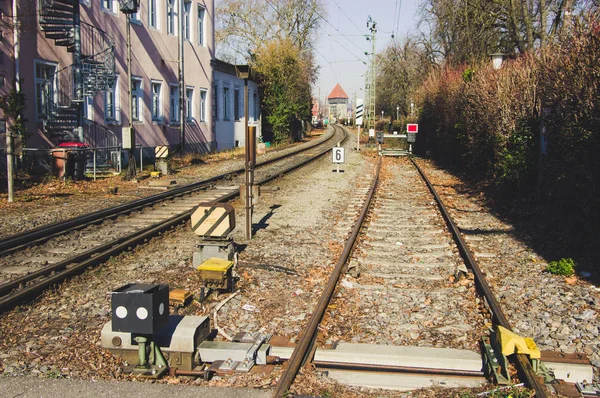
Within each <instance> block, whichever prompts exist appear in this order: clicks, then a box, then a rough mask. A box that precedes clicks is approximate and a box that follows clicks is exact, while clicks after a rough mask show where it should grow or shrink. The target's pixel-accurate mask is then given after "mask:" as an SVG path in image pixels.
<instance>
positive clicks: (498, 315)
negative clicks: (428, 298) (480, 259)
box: [409, 156, 548, 398]
mask: <svg viewBox="0 0 600 398" xmlns="http://www.w3.org/2000/svg"><path fill="white" fill-rule="evenodd" d="M409 159H410V161H411V162H412V164H413V165H414V166H415V168H416V169H417V171H418V172H419V174H420V175H421V177H422V178H423V180H424V181H425V183H426V184H427V187H428V188H429V191H430V192H431V194H432V195H433V197H434V198H435V201H436V203H437V205H438V207H439V209H440V211H441V213H442V216H443V217H444V220H446V223H447V225H448V228H449V229H450V231H451V232H452V236H453V237H454V240H455V241H456V242H457V245H458V250H459V252H460V254H461V256H462V258H463V260H464V261H465V264H466V265H467V266H468V267H469V268H470V269H471V271H473V275H474V276H475V284H476V286H477V288H478V290H479V291H480V293H481V294H482V296H483V297H484V299H485V302H486V303H487V306H488V308H489V310H490V312H491V313H492V321H493V322H494V323H495V324H497V325H500V326H502V327H505V328H506V329H508V330H510V331H512V326H511V324H510V322H509V321H508V318H507V317H506V315H505V314H504V311H502V307H501V306H500V303H499V302H498V300H497V299H496V296H495V295H494V293H493V292H492V289H491V288H490V285H489V284H488V283H487V281H486V279H485V276H484V275H483V272H482V271H481V269H480V268H479V265H478V264H477V261H476V260H475V257H474V256H473V253H472V252H471V250H470V249H469V247H468V246H467V243H466V242H465V240H464V238H463V237H462V234H461V233H460V230H459V228H458V226H457V225H456V223H455V222H454V220H453V219H452V217H451V216H450V213H449V212H448V210H447V209H446V206H445V205H444V203H443V202H442V199H441V197H440V196H439V195H438V193H437V191H436V190H435V188H434V187H433V185H432V184H431V182H430V181H429V179H428V178H427V176H426V175H425V173H424V172H423V170H421V168H420V167H419V165H418V164H417V162H415V161H414V159H413V158H412V156H410V157H409ZM516 366H517V370H518V371H519V374H520V375H521V376H522V377H523V378H524V379H525V380H524V381H525V382H526V384H527V385H528V386H529V387H530V388H532V389H533V390H534V391H535V396H536V397H537V398H546V397H547V396H548V394H547V392H546V389H545V388H544V386H543V384H542V383H541V382H540V380H539V379H538V377H537V375H536V374H535V372H534V370H533V368H532V367H531V363H529V358H528V357H527V356H526V355H523V354H517V355H516Z"/></svg>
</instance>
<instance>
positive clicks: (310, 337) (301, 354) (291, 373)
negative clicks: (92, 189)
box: [273, 157, 381, 398]
mask: <svg viewBox="0 0 600 398" xmlns="http://www.w3.org/2000/svg"><path fill="white" fill-rule="evenodd" d="M380 169H381V157H380V158H379V163H378V164H377V171H376V173H375V178H374V179H373V183H372V185H371V188H370V190H369V194H368V196H367V200H366V202H365V204H364V206H363V208H362V211H361V213H360V216H359V218H358V221H357V222H356V224H355V225H354V229H353V230H352V233H351V234H350V238H349V239H348V240H347V242H346V245H345V246H344V250H343V251H342V254H341V255H340V258H339V260H338V262H337V264H336V265H335V268H334V270H333V272H332V274H331V276H330V277H329V281H328V282H327V286H325V291H324V292H323V295H322V296H321V299H320V300H319V302H318V304H317V308H316V309H315V311H314V312H313V314H312V316H311V317H310V320H309V322H308V325H307V326H306V328H305V329H304V332H302V337H301V338H300V342H299V343H298V345H297V346H296V348H295V349H294V352H293V353H292V356H291V357H290V359H289V361H288V363H287V368H286V370H285V372H284V373H283V375H282V376H281V378H280V379H279V382H278V383H277V387H276V388H275V393H274V394H273V396H274V397H276V398H280V397H283V396H284V395H285V394H286V392H287V391H288V390H289V388H290V386H291V385H292V383H293V382H294V379H295V378H296V375H297V374H298V370H300V367H301V366H302V364H303V363H304V361H305V360H307V359H308V356H309V354H310V352H311V348H312V346H313V344H314V341H315V337H316V335H317V328H318V326H319V323H321V319H322V318H323V315H324V314H325V310H326V309H327V306H328V305H329V301H330V300H331V297H332V295H333V292H334V290H335V287H336V285H337V283H338V280H339V279H340V275H341V273H342V269H343V268H344V266H345V265H346V262H347V261H348V257H349V256H350V253H351V252H352V249H353V248H354V245H355V243H356V238H357V237H358V233H359V232H360V229H361V227H362V224H363V222H364V220H365V218H366V217H367V213H368V212H369V207H370V206H371V201H372V200H373V196H374V195H375V188H376V187H377V182H378V181H379V171H380Z"/></svg>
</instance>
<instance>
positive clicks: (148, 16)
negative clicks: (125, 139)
mask: <svg viewBox="0 0 600 398" xmlns="http://www.w3.org/2000/svg"><path fill="white" fill-rule="evenodd" d="M13 1H15V2H16V5H17V13H18V14H17V16H18V19H19V22H20V30H19V32H18V35H17V36H16V37H17V40H13V35H12V32H6V28H3V29H4V30H5V31H3V36H4V37H5V38H7V40H4V41H2V43H1V44H0V48H1V49H2V51H3V58H4V65H2V62H0V73H3V74H4V76H0V83H1V80H2V77H3V78H4V82H5V84H4V87H0V90H2V91H0V94H5V93H6V92H7V91H8V90H9V87H8V86H10V85H12V83H11V82H12V80H13V77H14V76H19V77H20V79H21V82H22V84H21V88H22V91H23V92H24V93H25V95H26V98H27V104H26V105H27V109H26V113H25V117H26V118H27V120H28V123H27V127H28V130H29V131H30V132H31V133H32V137H31V139H30V140H29V141H28V142H27V146H29V147H36V148H50V147H52V146H55V145H57V144H59V143H60V142H62V141H70V140H73V139H79V140H83V141H84V142H86V143H89V144H90V145H92V146H103V145H119V144H120V143H121V133H122V128H123V127H127V126H129V125H130V123H131V125H132V127H133V128H134V130H135V141H136V144H138V145H142V146H144V147H153V146H157V145H169V146H171V147H174V146H177V145H180V144H181V138H182V134H181V127H180V126H181V125H180V123H181V120H180V119H181V115H180V107H181V106H182V105H183V107H184V117H183V118H184V119H185V120H184V134H183V136H184V137H185V138H184V142H185V147H186V150H194V151H201V152H202V151H208V150H213V149H216V147H217V144H216V140H215V133H214V130H213V120H212V112H211V109H212V108H213V104H212V98H213V97H214V95H213V93H212V88H213V76H212V68H211V60H213V59H214V54H215V45H214V3H213V0H191V1H185V0H141V2H140V4H139V9H138V12H137V13H135V14H132V17H131V29H130V41H131V54H132V57H131V75H132V77H131V98H132V101H131V105H132V106H131V108H132V112H130V101H129V87H130V86H129V81H128V80H129V79H128V66H127V50H128V45H127V29H126V24H127V20H126V18H127V17H126V14H124V13H123V12H121V10H120V9H119V6H120V4H121V3H120V2H119V1H118V0H81V1H77V0H40V1H36V0H13ZM180 1H182V3H180ZM12 5H13V3H12V2H10V1H7V0H0V10H1V11H2V13H3V20H6V18H7V17H6V15H11V14H12ZM9 19H10V18H9ZM4 25H6V24H4ZM9 30H11V29H9ZM180 45H182V46H183V61H184V62H183V63H182V65H183V82H184V84H183V85H181V84H180V79H179V65H180V63H179V54H180V51H179V46H180ZM0 61H1V58H0ZM2 67H4V69H2ZM180 86H183V87H180ZM180 94H183V98H182V99H183V101H182V102H181V101H180Z"/></svg>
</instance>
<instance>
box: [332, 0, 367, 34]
mask: <svg viewBox="0 0 600 398" xmlns="http://www.w3.org/2000/svg"><path fill="white" fill-rule="evenodd" d="M333 3H334V4H335V5H336V6H337V8H338V9H339V10H340V11H341V12H342V14H344V16H345V17H346V18H348V21H350V23H351V24H352V25H354V27H355V28H356V30H358V31H359V32H360V33H362V30H361V29H360V28H359V27H358V26H356V24H355V23H354V21H353V20H352V19H350V17H349V16H348V14H346V12H345V11H344V10H343V9H342V7H340V5H339V4H338V3H337V1H335V0H333Z"/></svg>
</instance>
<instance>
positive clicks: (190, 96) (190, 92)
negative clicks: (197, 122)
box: [185, 87, 194, 122]
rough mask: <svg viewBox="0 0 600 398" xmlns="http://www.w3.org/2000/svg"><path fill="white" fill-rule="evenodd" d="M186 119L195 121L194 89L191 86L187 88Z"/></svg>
mask: <svg viewBox="0 0 600 398" xmlns="http://www.w3.org/2000/svg"><path fill="white" fill-rule="evenodd" d="M185 120H186V121H187V122H192V121H194V89H193V88H191V87H186V89H185Z"/></svg>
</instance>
